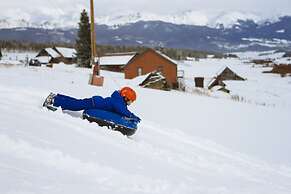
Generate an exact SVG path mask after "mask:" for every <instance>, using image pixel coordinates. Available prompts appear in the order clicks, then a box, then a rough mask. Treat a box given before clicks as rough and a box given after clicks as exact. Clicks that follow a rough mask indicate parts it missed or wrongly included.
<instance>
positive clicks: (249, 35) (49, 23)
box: [0, 11, 291, 51]
mask: <svg viewBox="0 0 291 194" xmlns="http://www.w3.org/2000/svg"><path fill="white" fill-rule="evenodd" d="M76 14H78V13H76ZM0 18H1V14H0ZM29 18H30V17H29ZM46 18H47V17H46ZM78 20H79V19H78V15H71V16H70V17H69V16H62V17H61V18H59V19H58V17H56V16H54V18H53V19H51V20H47V19H46V20H42V21H36V20H33V19H31V20H29V21H28V20H25V19H19V18H18V19H16V18H14V19H11V18H10V19H9V18H4V19H0V40H18V41H29V42H67V43H74V41H75V39H76V31H77V27H78V26H77V24H78ZM96 23H97V28H96V29H97V30H96V33H97V37H98V38H97V43H98V44H105V45H138V46H148V47H156V46H162V47H170V48H186V49H195V50H211V51H230V50H231V51H235V50H268V49H286V48H287V49H290V48H291V34H290V32H291V17H290V16H276V17H270V18H266V17H263V16H262V15H259V14H256V13H243V12H225V13H219V14H209V15H207V14H205V13H203V12H197V11H185V12H183V13H180V14H173V15H157V14H147V13H134V12H128V13H118V12H116V14H112V15H107V16H97V17H96Z"/></svg>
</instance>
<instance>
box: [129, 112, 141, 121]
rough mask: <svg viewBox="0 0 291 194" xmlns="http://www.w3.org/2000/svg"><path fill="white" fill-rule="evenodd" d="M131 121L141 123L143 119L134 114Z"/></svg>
mask: <svg viewBox="0 0 291 194" xmlns="http://www.w3.org/2000/svg"><path fill="white" fill-rule="evenodd" d="M131 119H132V120H133V121H135V122H137V123H140V121H141V119H140V118H139V117H138V116H135V115H134V114H132V116H131Z"/></svg>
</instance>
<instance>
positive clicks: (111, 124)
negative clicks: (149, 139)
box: [83, 109, 137, 136]
mask: <svg viewBox="0 0 291 194" xmlns="http://www.w3.org/2000/svg"><path fill="white" fill-rule="evenodd" d="M83 119H86V120H88V121H89V122H95V123H97V124H98V125H99V126H102V127H103V126H106V127H107V128H109V129H111V130H114V131H119V132H121V133H122V134H123V135H126V136H131V135H133V134H135V132H136V130H137V122H136V121H134V120H132V119H130V118H126V117H122V116H120V115H118V114H116V113H113V112H108V111H104V110H98V109H90V110H85V111H84V112H83Z"/></svg>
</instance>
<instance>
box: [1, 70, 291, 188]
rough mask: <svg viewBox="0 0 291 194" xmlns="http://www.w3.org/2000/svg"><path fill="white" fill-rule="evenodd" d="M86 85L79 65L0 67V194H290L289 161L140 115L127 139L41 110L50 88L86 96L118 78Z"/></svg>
mask: <svg viewBox="0 0 291 194" xmlns="http://www.w3.org/2000/svg"><path fill="white" fill-rule="evenodd" d="M53 73H54V74H55V75H53ZM46 74H49V76H47V75H46ZM2 75H3V76H2ZM33 76H34V77H33ZM112 79H115V78H112ZM116 79H117V78H116ZM86 82H87V72H81V73H79V72H78V71H77V70H66V69H65V70H62V69H59V70H58V69H57V70H52V71H51V70H48V69H46V68H45V69H43V70H41V69H37V68H19V67H18V68H10V69H8V70H7V69H5V70H3V69H1V68H0V112H1V117H0V159H1V160H0V192H1V193H3V194H34V193H43V194H46V193H47V194H52V193H56V194H58V193H60V194H61V193H72V194H73V193H86V194H87V193H88V194H90V193H108V194H109V193H120V194H123V193H157V194H160V193H163V194H164V193H169V194H171V193H173V194H176V193H183V194H185V193H189V194H190V193H191V194H192V193H207V194H208V193H209V194H212V193H223V194H228V193H229V194H233V193H237V194H240V193H241V194H246V193H254V194H289V193H291V168H290V167H289V166H280V165H278V164H272V163H271V162H269V161H263V160H259V159H256V158H254V157H251V156H249V155H247V154H242V153H240V152H237V151H235V150H232V149H230V148H227V147H225V146H223V145H220V144H218V143H215V142H214V141H212V140H210V139H206V138H202V137H199V136H194V135H192V134H189V133H188V132H187V130H185V131H184V130H183V128H181V129H178V128H169V127H168V125H166V123H159V124H157V123H156V122H155V121H152V120H150V119H149V118H144V119H143V121H142V123H141V124H140V127H139V129H138V131H137V134H136V135H134V136H133V137H131V138H126V137H125V136H123V135H121V134H119V133H118V132H113V131H110V130H107V129H106V128H104V127H99V126H97V125H96V124H95V123H88V122H87V121H85V120H82V119H81V118H78V117H77V118H75V117H76V115H77V114H76V115H75V116H72V115H70V113H68V114H67V113H63V112H62V111H61V110H58V111H56V112H51V111H48V110H46V109H44V108H42V107H41V104H42V101H43V99H44V97H45V96H46V95H47V94H48V93H49V92H50V91H60V92H64V93H65V92H72V95H77V94H79V96H83V95H84V96H86V95H87V96H88V95H90V94H92V93H93V92H96V90H98V91H100V93H101V94H102V95H105V94H107V91H106V90H108V89H110V91H113V90H115V89H116V85H115V84H114V82H115V80H111V81H108V82H107V83H106V85H105V87H104V89H100V88H98V89H96V88H94V87H91V86H87V85H86V86H84V87H82V88H81V87H79V85H80V86H82V84H84V83H86ZM120 82H123V83H127V81H126V80H125V81H123V80H120ZM58 83H59V84H58ZM138 90H139V92H140V93H141V94H142V95H151V93H147V92H151V91H147V90H145V91H143V90H142V89H138ZM161 94H164V93H161ZM165 94H166V93H165ZM179 95H180V94H179ZM179 95H178V96H177V97H179ZM161 98H162V99H163V97H161ZM200 98H201V97H199V99H200ZM206 98H207V97H206ZM197 99H198V98H197ZM206 100H209V101H211V102H212V101H213V99H211V98H209V99H206ZM202 103H203V102H202ZM139 105H140V104H139ZM139 105H136V107H133V109H138V106H139ZM141 106H142V105H141ZM233 106H236V105H235V103H234V104H233ZM142 107H143V108H144V109H146V108H147V107H146V106H142ZM149 109H150V108H149ZM165 114H166V115H167V112H165ZM242 114H243V113H242ZM254 116H255V115H254Z"/></svg>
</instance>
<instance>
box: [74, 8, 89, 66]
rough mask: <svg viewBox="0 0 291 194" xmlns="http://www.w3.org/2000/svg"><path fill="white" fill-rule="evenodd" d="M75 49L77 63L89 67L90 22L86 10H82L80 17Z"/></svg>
mask: <svg viewBox="0 0 291 194" xmlns="http://www.w3.org/2000/svg"><path fill="white" fill-rule="evenodd" d="M76 50H77V60H78V65H79V66H81V67H89V68H90V67H91V63H90V61H91V36H90V23H89V17H88V14H87V12H86V10H83V11H82V13H81V17H80V22H79V29H78V36H77V39H76Z"/></svg>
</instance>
